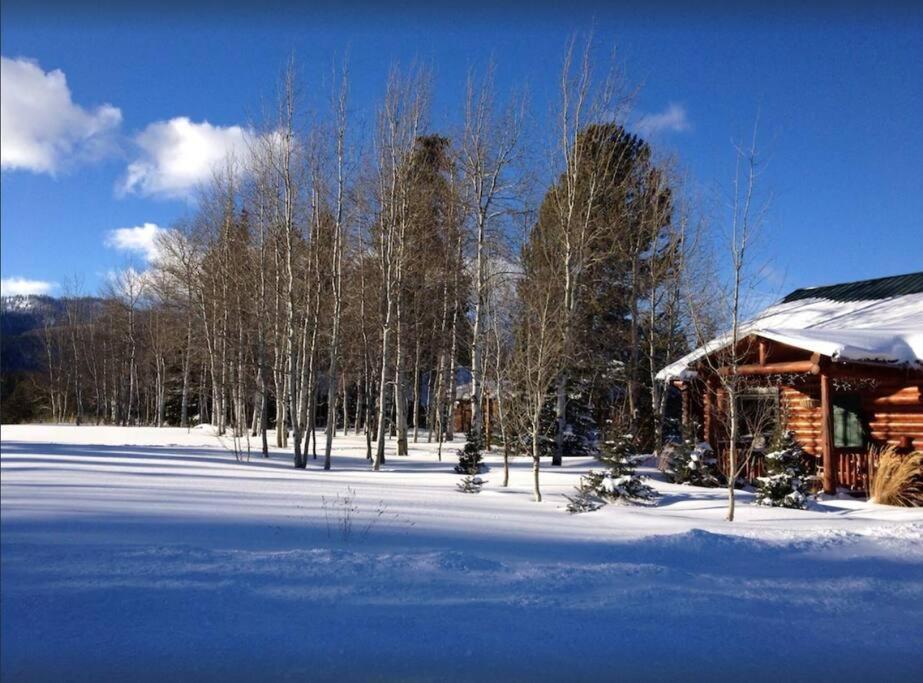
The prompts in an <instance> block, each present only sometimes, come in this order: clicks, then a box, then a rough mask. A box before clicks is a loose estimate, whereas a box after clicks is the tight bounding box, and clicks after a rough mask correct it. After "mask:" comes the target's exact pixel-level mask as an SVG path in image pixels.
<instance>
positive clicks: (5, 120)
mask: <svg viewBox="0 0 923 683" xmlns="http://www.w3.org/2000/svg"><path fill="white" fill-rule="evenodd" d="M0 72H2V73H0V84H2V85H0V140H2V142H0V166H2V168H3V169H5V170H15V169H22V170H28V171H33V172H34V173H50V174H54V173H55V172H56V171H58V170H59V169H60V168H61V167H62V166H63V165H64V164H66V163H67V162H70V161H75V160H89V159H95V158H99V157H101V156H103V155H105V154H107V153H108V152H110V151H111V150H112V149H114V142H113V140H112V133H113V132H114V131H115V129H116V128H118V127H119V125H120V124H121V122H122V112H121V111H119V109H117V108H116V107H113V106H112V105H109V104H104V105H102V106H99V107H97V108H96V109H93V110H87V109H84V108H83V107H81V106H79V105H77V104H74V102H73V101H72V100H71V91H70V88H68V86H67V78H66V77H65V75H64V73H63V72H62V71H60V70H58V69H55V70H54V71H48V72H45V71H43V70H42V68H41V67H40V66H39V65H38V64H37V63H36V62H34V61H32V60H29V59H24V58H18V59H10V58H8V57H0Z"/></svg>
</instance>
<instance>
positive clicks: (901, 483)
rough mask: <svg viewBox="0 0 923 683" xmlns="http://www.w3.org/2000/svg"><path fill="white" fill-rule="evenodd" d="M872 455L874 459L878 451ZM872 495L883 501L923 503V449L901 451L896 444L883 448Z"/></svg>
mask: <svg viewBox="0 0 923 683" xmlns="http://www.w3.org/2000/svg"><path fill="white" fill-rule="evenodd" d="M870 456H872V457H870V458H869V460H870V461H871V460H872V459H873V456H874V452H873V453H870ZM869 498H870V499H871V501H872V502H873V503H881V504H882V505H897V506H900V507H923V453H911V454H910V455H900V454H899V453H898V452H897V450H896V449H895V448H894V446H885V447H884V448H882V449H881V450H879V451H878V469H876V470H875V473H874V474H873V475H872V480H871V482H870V485H869Z"/></svg>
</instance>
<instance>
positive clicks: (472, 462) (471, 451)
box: [455, 425, 484, 475]
mask: <svg viewBox="0 0 923 683" xmlns="http://www.w3.org/2000/svg"><path fill="white" fill-rule="evenodd" d="M483 450H484V434H483V432H481V430H480V429H476V428H475V427H474V426H473V425H472V426H471V428H470V429H469V430H468V432H467V434H466V435H465V445H464V446H463V447H462V448H461V449H460V450H459V451H458V464H457V465H456V466H455V471H456V472H458V473H459V474H467V475H475V474H480V473H481V471H482V468H483V464H482V463H481V460H482V459H483V455H482V452H483Z"/></svg>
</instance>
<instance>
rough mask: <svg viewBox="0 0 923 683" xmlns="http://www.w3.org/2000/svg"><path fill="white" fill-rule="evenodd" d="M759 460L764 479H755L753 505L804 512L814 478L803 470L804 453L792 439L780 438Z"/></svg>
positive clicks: (791, 435)
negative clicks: (761, 462)
mask: <svg viewBox="0 0 923 683" xmlns="http://www.w3.org/2000/svg"><path fill="white" fill-rule="evenodd" d="M763 457H764V462H765V463H766V476H764V477H758V478H757V490H756V503H757V505H768V506H771V507H783V508H795V509H804V507H805V506H806V505H807V503H808V496H809V495H810V492H811V488H812V486H813V484H814V477H813V476H811V475H809V474H808V472H807V469H806V468H805V464H804V451H803V450H801V446H799V445H798V442H796V441H795V437H794V435H793V434H792V433H791V432H783V433H782V434H780V435H779V437H778V439H777V442H776V444H775V445H774V448H773V450H772V451H771V452H770V453H767V454H766V455H765V456H763Z"/></svg>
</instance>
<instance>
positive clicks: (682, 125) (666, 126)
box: [635, 102, 692, 135]
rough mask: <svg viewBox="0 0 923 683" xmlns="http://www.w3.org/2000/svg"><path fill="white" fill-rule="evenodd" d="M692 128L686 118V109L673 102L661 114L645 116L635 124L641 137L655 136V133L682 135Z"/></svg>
mask: <svg viewBox="0 0 923 683" xmlns="http://www.w3.org/2000/svg"><path fill="white" fill-rule="evenodd" d="M690 128H692V124H690V123H689V119H688V118H687V117H686V108H685V107H684V106H683V105H681V104H675V103H673V102H671V103H670V104H669V105H668V106H667V108H666V109H664V110H663V111H662V112H660V113H659V114H644V115H642V116H641V117H640V118H639V119H638V122H637V123H636V124H635V130H636V131H637V132H638V134H639V135H653V134H655V133H662V132H668V133H682V132H683V131H687V130H689V129H690Z"/></svg>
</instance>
